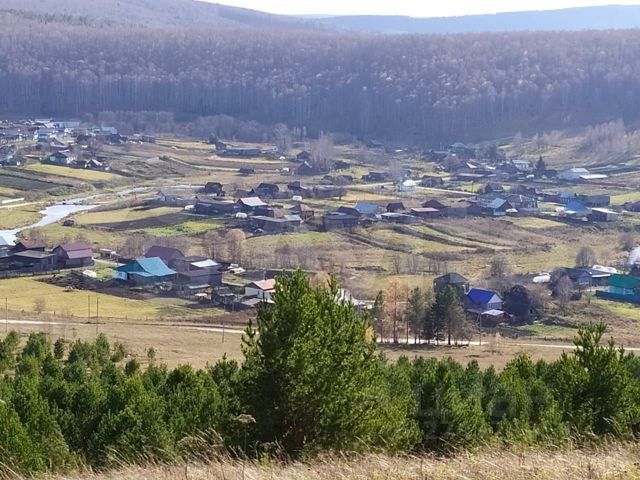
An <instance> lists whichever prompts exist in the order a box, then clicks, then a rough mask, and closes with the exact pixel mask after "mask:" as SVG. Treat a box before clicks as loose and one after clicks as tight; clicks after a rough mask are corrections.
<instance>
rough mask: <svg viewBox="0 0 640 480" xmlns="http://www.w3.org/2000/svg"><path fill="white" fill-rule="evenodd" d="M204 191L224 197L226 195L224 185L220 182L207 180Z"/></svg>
mask: <svg viewBox="0 0 640 480" xmlns="http://www.w3.org/2000/svg"><path fill="white" fill-rule="evenodd" d="M204 193H206V194H207V195H216V196H218V197H222V196H224V187H223V186H222V184H221V183H220V182H207V183H205V185H204Z"/></svg>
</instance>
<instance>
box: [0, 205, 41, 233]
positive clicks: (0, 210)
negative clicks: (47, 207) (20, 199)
mask: <svg viewBox="0 0 640 480" xmlns="http://www.w3.org/2000/svg"><path fill="white" fill-rule="evenodd" d="M40 210H42V206H41V205H39V204H29V205H15V206H11V207H7V206H4V207H0V229H14V228H17V227H24V226H26V225H31V224H33V223H35V222H37V221H38V220H40V218H41V217H42V214H40V213H38V212H39V211H40Z"/></svg>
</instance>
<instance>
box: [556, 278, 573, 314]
mask: <svg viewBox="0 0 640 480" xmlns="http://www.w3.org/2000/svg"><path fill="white" fill-rule="evenodd" d="M572 294H573V283H572V282H571V279H570V278H569V277H568V276H567V275H563V276H562V277H560V278H559V279H558V281H557V282H556V284H555V285H554V288H553V296H554V297H555V299H556V300H557V301H558V302H559V303H560V306H561V307H562V308H563V309H564V308H565V307H566V304H567V303H568V302H569V300H571V295H572Z"/></svg>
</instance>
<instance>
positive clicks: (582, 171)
mask: <svg viewBox="0 0 640 480" xmlns="http://www.w3.org/2000/svg"><path fill="white" fill-rule="evenodd" d="M582 175H589V170H587V169H586V168H582V167H580V168H570V169H569V170H563V171H562V172H558V180H566V181H569V182H575V181H577V180H580V177H581V176H582Z"/></svg>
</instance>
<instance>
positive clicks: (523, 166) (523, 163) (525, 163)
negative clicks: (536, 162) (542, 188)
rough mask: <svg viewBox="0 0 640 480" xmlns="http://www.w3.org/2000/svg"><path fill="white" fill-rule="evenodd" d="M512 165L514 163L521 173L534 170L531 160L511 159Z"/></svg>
mask: <svg viewBox="0 0 640 480" xmlns="http://www.w3.org/2000/svg"><path fill="white" fill-rule="evenodd" d="M511 165H513V166H514V168H515V169H516V171H517V172H519V173H529V172H532V171H533V166H532V165H531V162H530V161H529V160H511Z"/></svg>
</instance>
